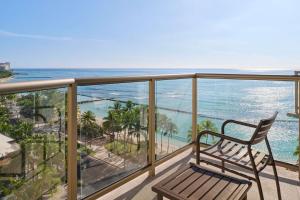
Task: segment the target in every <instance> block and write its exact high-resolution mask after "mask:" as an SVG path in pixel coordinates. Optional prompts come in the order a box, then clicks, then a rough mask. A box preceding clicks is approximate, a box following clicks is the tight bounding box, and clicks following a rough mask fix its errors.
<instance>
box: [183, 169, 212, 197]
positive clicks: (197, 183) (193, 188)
mask: <svg viewBox="0 0 300 200" xmlns="http://www.w3.org/2000/svg"><path fill="white" fill-rule="evenodd" d="M211 176H212V173H211V172H208V171H206V172H205V174H203V175H202V176H201V179H198V180H197V181H195V182H194V183H193V185H191V186H190V187H188V188H186V189H185V190H184V191H182V192H181V194H180V196H182V197H184V198H188V197H189V196H191V195H192V194H193V193H194V192H195V191H196V190H197V189H198V188H200V187H201V186H202V185H203V184H204V183H206V181H207V180H208V179H210V178H211Z"/></svg>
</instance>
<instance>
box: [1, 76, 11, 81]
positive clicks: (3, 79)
mask: <svg viewBox="0 0 300 200" xmlns="http://www.w3.org/2000/svg"><path fill="white" fill-rule="evenodd" d="M11 79H13V76H9V77H5V78H0V83H6V82H8V81H10V80H11Z"/></svg>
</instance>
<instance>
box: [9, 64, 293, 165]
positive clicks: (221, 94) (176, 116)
mask: <svg viewBox="0 0 300 200" xmlns="http://www.w3.org/2000/svg"><path fill="white" fill-rule="evenodd" d="M15 72H16V73H17V74H16V75H15V76H14V78H13V79H12V80H11V81H13V82H15V81H25V80H42V79H53V78H55V79H57V78H71V77H95V76H128V75H149V74H168V73H195V72H206V73H207V72H212V73H258V72H253V71H237V70H208V69H207V70H195V69H189V70H186V69H179V70H170V69H16V70H15ZM259 73H268V74H292V73H293V72H291V71H277V72H259ZM191 88H192V82H191V80H190V79H182V80H167V81H158V82H157V83H156V97H157V98H156V105H157V107H158V108H159V112H160V113H164V114H166V115H167V116H168V117H169V118H171V119H172V121H173V122H174V123H175V124H176V125H177V127H178V134H176V135H174V137H173V139H174V141H175V143H176V141H180V142H181V143H182V142H187V132H188V130H189V129H190V127H191V114H189V112H191V102H192V101H191ZM78 94H79V96H78V101H79V102H80V101H83V100H89V99H91V98H94V99H103V100H102V101H97V102H93V103H87V104H81V105H80V110H81V111H85V110H92V111H93V112H95V113H96V114H97V116H98V117H104V116H105V115H106V112H107V109H108V106H109V105H112V104H113V101H111V100H121V101H122V100H124V101H127V100H132V101H133V102H135V103H139V104H147V103H148V83H147V82H140V83H126V84H125V83H124V84H110V85H101V86H84V87H79V89H78ZM198 95H199V96H198V114H199V117H198V121H201V120H203V119H205V118H209V119H211V120H212V121H214V122H215V124H216V125H217V127H218V128H219V129H220V126H221V124H222V122H223V121H224V120H225V119H237V120H244V121H248V122H251V123H258V121H259V119H260V118H263V117H268V116H270V115H271V114H272V113H273V112H274V111H278V112H279V115H278V118H277V121H276V123H275V124H274V126H273V128H272V130H271V132H270V135H269V140H270V143H271V146H272V149H273V153H274V154H275V155H274V156H275V157H276V159H279V160H283V161H287V162H291V163H295V162H296V160H297V157H295V156H293V152H294V149H295V148H296V145H297V137H298V120H297V119H294V118H291V117H288V116H287V113H288V112H293V111H294V83H293V82H279V81H239V80H208V79H203V80H199V81H198ZM180 111H185V112H187V113H182V112H180ZM227 131H228V133H230V134H231V135H234V136H237V137H241V138H249V137H250V135H251V133H252V132H251V131H252V130H249V129H246V128H244V127H233V126H230V127H228V129H227ZM258 148H261V149H263V150H265V146H263V145H261V146H259V147H258Z"/></svg>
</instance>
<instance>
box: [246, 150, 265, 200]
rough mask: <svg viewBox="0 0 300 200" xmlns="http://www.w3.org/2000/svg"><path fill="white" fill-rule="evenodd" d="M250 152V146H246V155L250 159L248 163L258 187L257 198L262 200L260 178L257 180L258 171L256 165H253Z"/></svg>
mask: <svg viewBox="0 0 300 200" xmlns="http://www.w3.org/2000/svg"><path fill="white" fill-rule="evenodd" d="M251 151H252V150H251V148H250V146H248V155H249V157H250V161H251V164H252V168H253V173H254V176H255V181H256V184H257V187H258V192H259V197H260V200H264V194H263V191H262V187H261V182H260V178H259V175H258V171H257V169H256V165H255V162H254V158H253V155H252V153H251Z"/></svg>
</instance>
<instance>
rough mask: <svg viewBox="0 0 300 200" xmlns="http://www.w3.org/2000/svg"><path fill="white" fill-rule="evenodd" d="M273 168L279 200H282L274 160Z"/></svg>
mask: <svg viewBox="0 0 300 200" xmlns="http://www.w3.org/2000/svg"><path fill="white" fill-rule="evenodd" d="M272 167H273V172H274V176H275V182H276V188H277V195H278V200H281V192H280V185H279V180H278V174H277V170H276V165H275V161H274V160H273V159H272Z"/></svg>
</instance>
